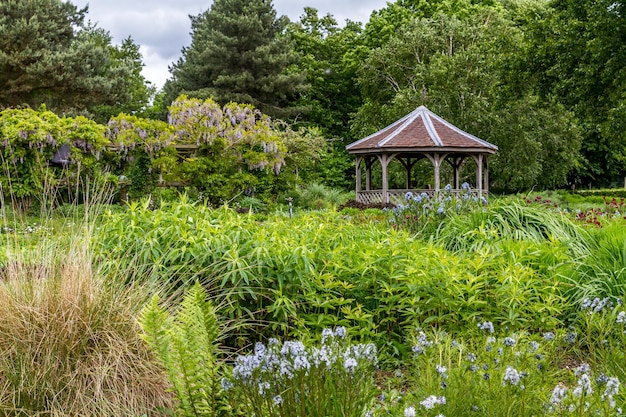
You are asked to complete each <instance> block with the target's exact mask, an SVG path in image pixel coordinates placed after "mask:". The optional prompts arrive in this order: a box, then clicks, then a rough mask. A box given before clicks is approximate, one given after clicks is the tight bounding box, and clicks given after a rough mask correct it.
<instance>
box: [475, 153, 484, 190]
mask: <svg viewBox="0 0 626 417" xmlns="http://www.w3.org/2000/svg"><path fill="white" fill-rule="evenodd" d="M476 159H477V161H476V189H477V191H478V195H483V154H482V153H479V154H478V158H476Z"/></svg>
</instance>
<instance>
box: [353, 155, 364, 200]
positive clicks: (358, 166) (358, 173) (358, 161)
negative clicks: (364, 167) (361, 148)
mask: <svg viewBox="0 0 626 417" xmlns="http://www.w3.org/2000/svg"><path fill="white" fill-rule="evenodd" d="M361 161H363V157H362V156H357V157H356V173H355V174H356V196H357V199H358V197H359V192H360V191H361Z"/></svg>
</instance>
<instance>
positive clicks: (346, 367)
mask: <svg viewBox="0 0 626 417" xmlns="http://www.w3.org/2000/svg"><path fill="white" fill-rule="evenodd" d="M345 336H346V329H345V328H344V327H337V328H336V329H335V330H334V331H333V330H331V329H324V331H323V332H322V344H321V346H320V347H319V348H317V347H310V348H307V347H305V346H304V344H303V343H302V342H300V341H286V342H284V343H283V344H282V346H281V345H280V343H279V342H278V341H277V340H276V339H270V341H269V343H268V346H267V347H266V346H265V345H264V344H263V343H260V342H258V343H257V344H256V345H255V346H254V352H253V353H252V354H250V355H245V356H244V355H241V356H238V357H237V359H236V360H235V365H234V367H233V371H232V375H233V380H234V382H235V383H242V384H244V385H248V386H254V385H256V386H257V387H258V390H259V394H261V395H266V394H268V393H269V391H270V390H269V388H270V383H271V382H274V381H276V380H277V378H278V379H283V380H284V379H286V380H291V379H292V378H294V376H295V375H302V374H304V375H305V376H306V375H308V372H309V370H310V369H311V368H313V367H315V368H320V367H323V368H325V369H328V370H330V371H338V370H339V369H342V370H343V371H345V372H348V373H350V374H353V373H355V372H356V371H357V369H358V368H359V367H360V366H362V365H363V366H366V367H371V366H374V367H375V366H377V364H378V358H377V351H376V346H374V345H373V344H371V343H370V344H356V345H348V346H346V347H345V348H343V347H342V346H340V344H339V341H340V340H342V339H344V338H345ZM335 365H337V366H335ZM224 384H226V386H228V387H230V386H232V383H231V382H230V381H224V382H223V385H224ZM275 402H276V401H275Z"/></svg>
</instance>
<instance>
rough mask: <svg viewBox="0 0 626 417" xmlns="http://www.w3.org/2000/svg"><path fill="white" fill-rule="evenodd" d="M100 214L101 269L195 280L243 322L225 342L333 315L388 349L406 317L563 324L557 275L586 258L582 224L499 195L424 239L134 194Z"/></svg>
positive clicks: (454, 323) (520, 325)
mask: <svg viewBox="0 0 626 417" xmlns="http://www.w3.org/2000/svg"><path fill="white" fill-rule="evenodd" d="M540 212H541V213H542V214H539V213H540ZM377 219H380V217H378V218H377ZM383 219H384V218H383ZM106 224H107V228H106V230H102V234H101V235H100V236H99V237H98V239H97V242H98V245H99V248H100V249H99V253H101V254H102V257H103V258H106V259H110V261H108V262H109V263H110V267H112V268H119V265H120V264H123V263H124V262H127V260H126V259H131V260H136V261H137V262H139V263H140V264H141V265H145V266H144V267H142V268H147V269H148V271H149V276H148V277H147V278H146V279H149V280H154V281H156V282H161V283H163V285H170V286H173V287H174V288H179V287H181V286H183V287H184V286H188V285H189V282H190V281H192V280H194V279H199V280H201V282H206V283H207V287H208V288H210V289H211V294H212V295H213V296H215V297H217V298H219V299H221V300H224V304H223V306H222V310H221V312H222V313H223V314H224V316H226V317H229V318H232V319H234V320H248V319H251V320H252V321H251V322H250V325H249V327H247V329H245V330H244V329H242V330H241V331H240V332H239V333H238V335H237V336H236V337H235V339H234V340H231V341H232V343H234V344H245V342H246V340H250V337H251V333H250V332H254V333H255V334H263V335H265V336H266V337H270V336H277V335H281V336H283V335H284V336H297V335H301V334H303V333H305V332H307V331H309V330H317V331H321V330H322V329H323V328H325V327H328V326H334V325H343V326H346V327H348V328H350V329H351V330H350V332H352V336H353V337H358V338H360V339H363V340H372V341H374V342H375V343H376V345H377V347H378V348H379V350H380V352H381V354H382V355H383V358H385V360H386V359H388V358H390V357H393V356H395V357H401V356H403V355H405V354H406V351H404V350H403V349H405V347H403V345H402V341H403V340H405V338H406V337H407V333H406V332H407V330H408V329H411V328H413V326H414V323H416V322H421V323H425V324H427V325H429V326H434V327H445V328H448V329H451V328H455V329H462V328H465V324H464V323H468V322H471V321H472V320H474V319H475V318H476V317H478V316H481V317H484V318H485V319H489V320H493V321H494V323H497V324H500V325H506V326H509V327H510V328H511V329H537V328H541V329H546V328H554V327H556V326H558V325H559V324H560V323H564V322H566V321H567V320H568V317H570V313H571V307H568V298H566V293H567V290H568V289H569V288H570V286H569V283H568V281H567V279H566V278H565V277H571V276H573V274H574V273H575V270H576V268H577V265H578V262H582V261H583V260H584V259H587V258H586V257H588V256H589V248H588V242H587V240H586V239H587V237H586V234H585V232H584V231H583V230H581V229H580V227H579V226H576V225H574V224H572V223H571V222H570V221H567V220H566V219H563V218H562V216H561V215H560V214H555V213H551V212H548V211H545V209H543V208H540V207H525V206H517V205H506V204H504V205H502V206H498V205H495V206H493V208H492V206H488V207H487V208H486V212H484V213H483V212H482V211H480V212H478V213H475V214H468V215H459V216H458V218H455V217H452V218H450V219H449V220H447V221H446V224H445V225H443V226H442V228H441V229H440V230H441V232H440V234H439V235H438V236H436V237H434V238H433V240H432V241H431V242H427V241H424V240H421V239H419V238H416V237H415V236H412V235H411V234H409V233H408V232H406V231H404V230H401V229H394V228H390V227H389V226H388V225H389V223H387V222H386V221H382V222H381V221H380V220H379V222H378V223H374V222H372V223H367V222H365V223H364V222H363V221H362V220H361V221H359V223H351V222H350V218H349V217H344V216H343V215H342V214H340V213H339V214H335V213H302V212H299V211H297V212H296V215H295V216H294V217H293V218H292V219H290V218H289V217H288V216H287V215H286V214H284V213H283V214H281V213H278V214H272V215H268V216H267V217H264V218H263V221H259V220H258V219H257V218H256V216H252V215H245V216H240V215H238V214H237V213H236V212H234V211H232V210H229V209H226V208H222V209H219V210H210V209H208V208H206V207H204V206H197V205H192V204H189V203H188V202H183V203H174V204H169V205H166V204H163V205H161V206H160V207H159V208H157V209H156V210H152V209H149V208H148V205H147V204H145V205H143V206H142V205H140V204H132V205H131V206H130V207H129V210H128V211H127V212H125V213H118V214H113V213H112V214H111V215H110V216H109V217H108V218H107V220H106ZM448 224H449V226H448ZM209 283H210V284H209ZM383 335H384V336H383Z"/></svg>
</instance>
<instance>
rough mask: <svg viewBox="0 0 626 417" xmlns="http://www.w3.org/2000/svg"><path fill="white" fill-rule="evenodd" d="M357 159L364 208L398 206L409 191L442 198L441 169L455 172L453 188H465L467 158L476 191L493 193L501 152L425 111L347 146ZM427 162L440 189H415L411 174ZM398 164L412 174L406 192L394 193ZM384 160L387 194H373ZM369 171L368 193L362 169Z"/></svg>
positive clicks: (384, 191)
mask: <svg viewBox="0 0 626 417" xmlns="http://www.w3.org/2000/svg"><path fill="white" fill-rule="evenodd" d="M346 150H347V151H348V153H350V154H352V155H355V156H356V198H357V201H360V202H363V203H377V202H384V203H389V202H398V201H401V200H402V199H404V195H405V194H406V193H407V192H408V191H412V192H427V193H429V194H436V193H438V192H439V191H440V189H441V178H440V177H441V167H442V165H443V163H444V162H446V163H448V164H449V165H450V166H451V167H452V183H451V184H450V185H451V186H452V189H453V190H455V191H458V190H459V188H460V184H459V181H460V173H461V166H462V165H463V163H464V162H465V160H467V159H471V160H473V161H474V162H475V164H476V184H475V192H477V193H478V194H480V195H483V194H487V193H488V191H489V170H488V165H487V157H488V156H489V155H492V154H494V153H496V151H497V150H498V147H497V146H496V145H493V144H491V143H489V142H486V141H484V140H482V139H479V138H477V137H476V136H473V135H471V134H469V133H467V132H464V131H463V130H461V129H459V128H458V127H456V126H454V125H452V124H451V123H449V122H447V121H446V120H444V119H442V118H441V117H439V116H437V115H436V114H435V113H433V112H431V111H430V110H428V109H427V108H426V107H424V106H420V107H418V108H417V109H415V110H414V111H413V112H411V113H409V114H407V115H406V116H404V117H403V118H401V119H400V120H398V121H396V122H394V123H392V124H391V125H389V126H387V127H385V128H384V129H382V130H379V131H378V132H376V133H374V134H372V135H369V136H367V137H365V138H363V139H361V140H359V141H356V142H354V143H351V144H350V145H348V146H346ZM424 158H427V159H428V160H430V162H431V164H432V166H433V169H434V175H433V180H434V181H433V182H434V184H433V185H434V187H433V188H430V189H426V190H423V189H422V190H416V189H412V178H411V171H412V168H413V167H414V166H415V164H416V163H417V162H418V161H419V160H421V159H424ZM394 159H396V160H398V161H399V162H400V163H401V164H402V166H403V167H404V168H405V171H406V187H405V188H404V189H393V190H390V189H389V175H388V174H389V171H388V169H389V164H390V162H391V161H392V160H394ZM376 161H378V162H380V165H381V172H382V189H379V190H373V189H372V166H373V165H374V163H375V162H376ZM363 165H364V166H365V189H364V190H363V189H361V188H362V185H361V178H362V172H361V170H362V167H363Z"/></svg>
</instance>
